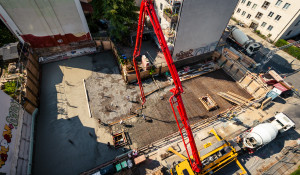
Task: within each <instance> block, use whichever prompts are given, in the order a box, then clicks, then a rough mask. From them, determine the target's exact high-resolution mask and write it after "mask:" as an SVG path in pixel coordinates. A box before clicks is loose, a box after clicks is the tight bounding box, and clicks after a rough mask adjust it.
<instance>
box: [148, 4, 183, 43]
mask: <svg viewBox="0 0 300 175" xmlns="http://www.w3.org/2000/svg"><path fill="white" fill-rule="evenodd" d="M153 5H154V8H155V11H156V14H157V18H158V20H159V22H160V26H161V28H162V30H163V33H164V35H165V38H166V41H167V42H169V43H171V44H172V43H174V39H175V38H174V37H175V33H176V26H177V22H178V14H179V10H180V7H181V0H177V1H175V0H155V1H154V4H153Z"/></svg>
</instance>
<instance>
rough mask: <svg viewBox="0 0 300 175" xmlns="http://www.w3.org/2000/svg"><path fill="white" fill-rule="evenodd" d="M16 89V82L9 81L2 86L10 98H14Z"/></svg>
mask: <svg viewBox="0 0 300 175" xmlns="http://www.w3.org/2000/svg"><path fill="white" fill-rule="evenodd" d="M16 89H17V82H16V81H10V82H6V83H5V84H4V92H5V93H7V94H8V95H10V96H11V97H14V94H15V91H16Z"/></svg>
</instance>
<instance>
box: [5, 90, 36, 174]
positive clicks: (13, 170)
mask: <svg viewBox="0 0 300 175" xmlns="http://www.w3.org/2000/svg"><path fill="white" fill-rule="evenodd" d="M0 111H1V113H0V174H1V173H5V174H19V173H21V174H22V173H25V172H26V170H25V169H26V168H25V169H23V170H21V171H20V170H19V171H17V169H18V168H19V167H20V166H24V165H25V167H27V166H26V162H20V161H19V159H24V157H27V160H28V154H29V142H28V139H29V140H30V132H29V133H24V134H23V135H22V132H24V131H26V132H28V131H29V130H28V128H29V129H30V128H31V127H30V126H31V116H30V114H28V113H27V112H25V110H24V109H23V108H22V106H21V105H20V104H19V103H18V102H16V101H15V100H13V99H12V98H11V97H10V96H8V95H7V94H5V93H4V92H3V91H0ZM24 118H26V121H24ZM28 119H29V120H30V121H29V120H28ZM24 124H25V125H26V127H23V126H24ZM28 124H29V126H27V125H28ZM25 128H27V129H25ZM24 129H25V130H24ZM23 136H24V138H23ZM22 139H25V140H27V141H25V142H22V141H21V140H22ZM21 145H22V147H21ZM23 145H27V147H26V149H25V150H24V148H25V147H23ZM24 153H25V154H24ZM21 154H23V155H22V156H21V157H20V155H21ZM19 169H20V168H19ZM21 169H22V168H21Z"/></svg>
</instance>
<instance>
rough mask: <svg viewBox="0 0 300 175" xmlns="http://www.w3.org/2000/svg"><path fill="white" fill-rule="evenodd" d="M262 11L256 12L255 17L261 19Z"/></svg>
mask: <svg viewBox="0 0 300 175" xmlns="http://www.w3.org/2000/svg"><path fill="white" fill-rule="evenodd" d="M262 15H263V14H262V13H260V12H257V14H256V16H255V18H257V19H260V18H261V17H262Z"/></svg>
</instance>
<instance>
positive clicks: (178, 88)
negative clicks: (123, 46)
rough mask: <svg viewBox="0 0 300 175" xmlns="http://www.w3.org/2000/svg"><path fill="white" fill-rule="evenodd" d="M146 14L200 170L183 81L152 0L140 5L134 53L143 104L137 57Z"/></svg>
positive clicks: (196, 168) (195, 168)
mask: <svg viewBox="0 0 300 175" xmlns="http://www.w3.org/2000/svg"><path fill="white" fill-rule="evenodd" d="M146 14H147V15H148V16H149V18H150V21H151V24H152V26H153V29H154V32H155V34H156V36H157V39H158V41H159V44H160V47H161V50H162V52H163V54H164V57H165V59H166V62H167V65H168V68H169V71H170V74H171V76H172V78H173V82H174V85H175V87H174V88H173V89H171V90H170V91H171V92H172V93H173V95H172V96H171V98H170V104H171V107H172V111H173V113H174V116H175V119H176V122H177V125H178V128H179V131H180V134H181V137H182V139H183V142H184V146H185V148H186V151H187V154H188V157H189V161H190V164H191V167H192V169H193V171H194V172H200V171H201V169H202V163H201V160H200V157H199V154H198V150H197V147H196V143H195V140H194V136H193V133H192V130H191V127H190V124H189V121H188V118H187V115H186V111H185V107H184V104H183V101H182V98H181V93H183V88H182V85H181V81H180V79H179V76H178V72H177V69H176V67H175V65H174V62H173V59H172V56H171V54H170V51H169V48H168V45H167V43H166V40H165V37H164V35H163V32H162V30H161V27H160V24H159V21H158V19H157V16H156V13H155V10H154V6H153V3H152V0H142V3H141V7H140V14H139V24H138V31H137V36H136V45H135V49H134V54H133V62H134V68H135V71H136V75H137V79H138V84H139V87H140V90H141V96H142V101H143V104H144V103H145V101H146V98H145V96H144V92H143V86H142V82H141V79H140V75H139V74H140V73H139V69H138V66H137V63H136V58H137V57H138V56H139V55H140V49H141V43H142V35H143V29H144V23H145V15H146ZM173 105H176V108H177V110H178V113H179V115H180V120H181V122H182V124H183V127H184V129H185V130H186V134H187V137H188V139H189V145H190V148H191V151H192V155H193V161H192V160H191V158H190V156H189V151H188V149H187V144H186V143H185V140H184V136H183V134H182V129H183V127H180V125H179V122H178V120H177V116H176V112H175V110H174V107H173Z"/></svg>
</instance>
